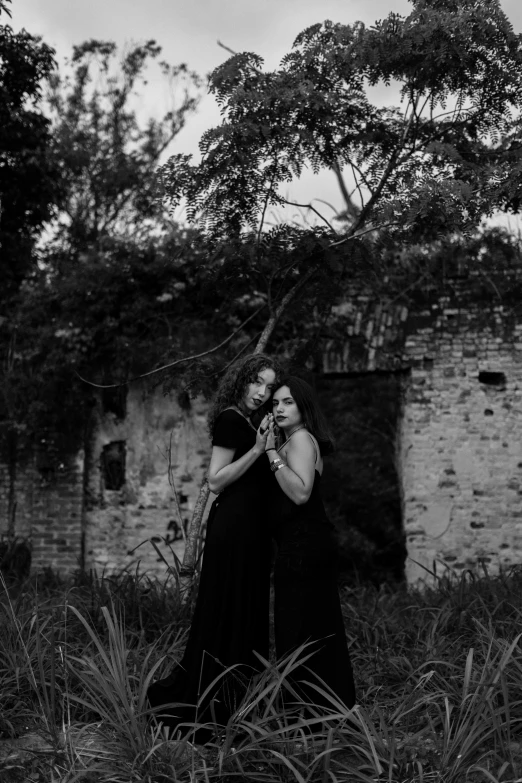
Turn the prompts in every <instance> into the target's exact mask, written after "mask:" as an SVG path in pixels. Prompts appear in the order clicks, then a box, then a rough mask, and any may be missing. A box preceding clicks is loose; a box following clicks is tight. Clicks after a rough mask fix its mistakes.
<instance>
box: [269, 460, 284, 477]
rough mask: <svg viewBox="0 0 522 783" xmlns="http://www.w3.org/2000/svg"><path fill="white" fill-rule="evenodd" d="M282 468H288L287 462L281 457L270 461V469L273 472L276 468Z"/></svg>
mask: <svg viewBox="0 0 522 783" xmlns="http://www.w3.org/2000/svg"><path fill="white" fill-rule="evenodd" d="M281 468H286V463H285V462H283V460H282V459H279V457H278V458H277V459H274V460H272V462H271V463H270V470H271V471H272V473H275V472H276V470H281Z"/></svg>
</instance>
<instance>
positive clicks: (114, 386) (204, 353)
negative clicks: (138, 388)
mask: <svg viewBox="0 0 522 783" xmlns="http://www.w3.org/2000/svg"><path fill="white" fill-rule="evenodd" d="M265 307H266V304H265V303H264V302H263V304H262V305H261V307H258V308H257V310H256V311H255V312H253V313H252V315H249V316H248V318H247V319H246V320H245V321H243V323H242V324H240V325H239V326H238V327H237V329H235V330H234V331H233V332H232V333H231V334H229V335H228V337H227V338H226V339H225V340H223V342H221V343H219V345H215V346H214V348H209V350H208V351H202V353H196V354H194V355H193V356H183V357H182V358H181V359H176V361H175V362H170V364H164V365H163V367H158V368H157V369H156V370H150V372H145V373H143V375H136V377H134V378H129V380H128V381H124V383H109V384H101V383H93V381H88V380H87V379H86V378H82V376H81V375H80V374H79V373H78V372H77V373H76V375H77V376H78V378H79V379H80V380H81V381H83V382H84V383H88V384H89V386H94V387H95V388H96V389H118V388H119V387H120V386H127V384H129V383H132V381H139V380H140V379H141V378H149V377H150V376H151V375H155V374H156V373H158V372H162V371H163V370H170V369H171V368H172V367H176V365H178V364H183V363H184V362H191V361H193V360H194V359H201V358H202V357H203V356H208V355H209V354H211V353H215V352H216V351H219V350H220V348H223V346H225V345H226V344H227V343H229V342H230V340H232V338H233V337H235V336H236V334H238V332H240V331H241V330H242V329H243V328H244V327H245V326H246V325H247V323H249V322H250V321H251V320H252V319H253V318H255V316H256V315H258V314H259V313H260V312H261V310H263V309H264V308H265Z"/></svg>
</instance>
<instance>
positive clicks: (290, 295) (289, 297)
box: [254, 264, 319, 353]
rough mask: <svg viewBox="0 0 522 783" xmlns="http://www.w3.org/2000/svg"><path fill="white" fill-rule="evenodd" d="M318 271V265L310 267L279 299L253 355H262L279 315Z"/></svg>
mask: <svg viewBox="0 0 522 783" xmlns="http://www.w3.org/2000/svg"><path fill="white" fill-rule="evenodd" d="M318 269H319V264H314V265H313V266H311V267H310V269H309V270H308V272H306V273H305V274H304V275H303V276H302V278H301V279H300V280H298V281H297V283H296V284H295V285H294V287H293V288H291V289H290V291H288V292H287V293H286V294H285V296H284V297H283V298H282V299H281V301H280V303H279V306H278V307H277V309H276V311H275V313H274V314H273V315H272V316H270V318H269V319H268V321H267V323H266V325H265V328H264V329H263V331H262V333H261V337H260V338H259V342H258V343H257V345H256V347H255V350H254V353H263V351H264V350H265V348H266V346H267V343H268V341H269V339H270V337H271V336H272V332H273V331H274V329H275V327H276V325H277V322H278V321H279V319H280V318H281V315H282V314H283V313H284V311H285V310H286V308H287V307H288V305H289V304H290V302H291V301H292V299H294V297H295V296H296V294H297V293H298V292H299V291H300V290H301V288H302V287H303V286H304V285H306V283H307V282H308V281H309V280H310V279H311V278H312V277H313V276H314V275H315V273H316V272H317V270H318Z"/></svg>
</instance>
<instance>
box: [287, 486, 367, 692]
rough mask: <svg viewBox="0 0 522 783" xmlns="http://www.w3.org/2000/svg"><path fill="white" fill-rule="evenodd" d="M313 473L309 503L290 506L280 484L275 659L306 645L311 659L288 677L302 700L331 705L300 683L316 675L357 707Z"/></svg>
mask: <svg viewBox="0 0 522 783" xmlns="http://www.w3.org/2000/svg"><path fill="white" fill-rule="evenodd" d="M320 483H321V476H320V474H319V473H318V471H316V472H315V479H314V485H313V489H312V493H311V495H310V497H309V499H308V501H307V502H306V503H304V504H302V505H297V504H296V503H293V502H292V501H291V500H290V498H288V497H287V495H285V493H284V492H283V491H282V490H281V489H280V488H279V486H278V490H279V492H278V494H277V499H276V508H277V510H278V511H277V516H276V529H275V538H276V542H277V545H278V552H277V557H276V562H275V570H274V589H275V606H274V622H275V642H276V653H277V657H278V658H281V657H282V656H285V655H287V654H288V653H291V652H293V651H294V650H295V649H296V648H297V647H299V646H300V645H301V644H304V643H305V642H311V643H312V644H311V645H310V646H309V647H307V648H306V649H305V651H304V654H305V655H306V654H309V653H311V652H313V655H312V657H311V658H309V659H308V661H306V662H305V663H304V664H303V665H301V666H299V667H298V668H297V669H296V670H295V671H294V672H293V673H292V677H291V681H292V684H293V686H294V688H295V689H296V691H297V692H298V693H299V695H300V698H301V700H302V701H303V702H311V703H313V704H325V705H327V706H331V704H330V703H329V702H328V700H326V699H323V698H322V697H321V696H320V695H319V694H318V692H317V691H316V690H315V689H314V688H311V687H309V686H307V685H304V684H303V683H302V681H303V680H308V681H311V680H314V681H315V682H316V684H317V685H318V686H319V687H323V688H324V686H323V685H321V683H320V682H319V681H318V680H317V679H315V677H314V675H316V677H319V678H320V679H321V680H323V682H325V683H326V684H327V685H328V686H329V688H331V689H332V691H334V693H335V695H336V696H337V698H339V699H341V701H342V702H343V703H344V704H345V705H346V706H347V707H352V706H353V705H354V703H355V686H354V681H353V673H352V666H351V662H350V656H349V653H348V647H347V643H346V633H345V629H344V623H343V617H342V612H341V604H340V600H339V590H338V587H337V569H338V552H337V544H336V541H335V539H334V536H333V526H332V524H331V523H330V522H329V520H328V518H327V516H326V512H325V509H324V505H323V500H322V497H321V491H320Z"/></svg>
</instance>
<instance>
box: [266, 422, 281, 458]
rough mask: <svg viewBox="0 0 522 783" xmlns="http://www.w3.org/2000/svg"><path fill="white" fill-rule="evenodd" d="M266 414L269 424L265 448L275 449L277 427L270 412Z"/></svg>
mask: <svg viewBox="0 0 522 783" xmlns="http://www.w3.org/2000/svg"><path fill="white" fill-rule="evenodd" d="M268 416H269V424H268V433H267V439H266V446H265V450H267V449H277V433H276V429H277V430H279V428H278V427H276V425H275V424H274V417H273V416H272V414H271V413H269V414H268Z"/></svg>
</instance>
